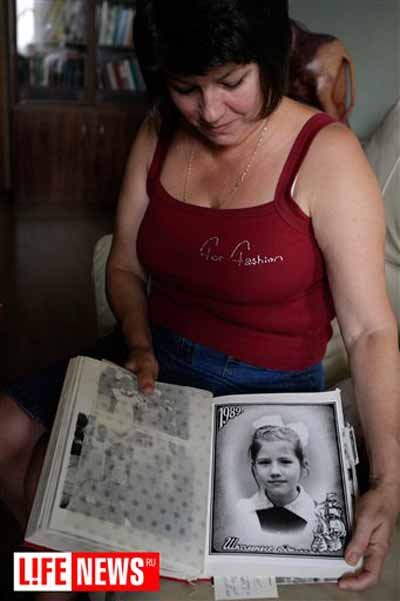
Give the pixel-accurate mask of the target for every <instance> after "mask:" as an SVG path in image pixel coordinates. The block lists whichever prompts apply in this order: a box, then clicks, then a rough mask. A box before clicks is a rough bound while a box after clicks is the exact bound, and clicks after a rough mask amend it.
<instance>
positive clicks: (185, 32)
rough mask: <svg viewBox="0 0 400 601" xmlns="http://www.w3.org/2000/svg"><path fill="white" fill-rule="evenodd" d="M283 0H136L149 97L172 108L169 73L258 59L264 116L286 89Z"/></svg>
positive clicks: (286, 39)
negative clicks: (168, 82) (168, 91)
mask: <svg viewBox="0 0 400 601" xmlns="http://www.w3.org/2000/svg"><path fill="white" fill-rule="evenodd" d="M290 40H291V33H290V22H289V17H288V2H287V0H137V2H136V16H135V22H134V42H135V48H136V52H137V56H138V60H139V63H140V66H141V69H142V72H143V76H144V79H145V82H146V85H147V89H148V93H149V96H150V99H151V100H152V101H153V102H154V103H156V104H158V105H159V108H160V109H161V110H163V109H165V108H167V105H169V110H171V105H172V103H171V101H170V100H169V94H168V93H167V89H166V85H165V77H166V74H167V73H173V74H175V75H178V74H179V75H184V76H185V75H186V76H187V75H204V74H205V73H206V72H207V71H208V70H210V69H213V68H216V67H220V66H222V65H224V64H227V63H235V64H247V63H251V62H254V63H257V64H258V66H259V69H260V78H261V86H262V91H263V95H264V106H263V110H262V116H267V115H268V114H270V113H272V111H273V110H274V109H275V108H276V107H277V105H278V104H279V102H280V100H281V98H282V96H283V95H284V94H285V92H286V89H287V81H288V62H289V50H290Z"/></svg>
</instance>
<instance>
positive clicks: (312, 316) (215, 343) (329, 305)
mask: <svg viewBox="0 0 400 601" xmlns="http://www.w3.org/2000/svg"><path fill="white" fill-rule="evenodd" d="M332 122H333V119H332V118H331V117H329V116H327V115H325V114H322V113H318V114H316V115H314V116H313V117H311V118H310V119H309V120H308V121H307V123H306V124H305V125H304V127H303V128H302V130H301V131H300V133H299V135H298V136H297V139H296V141H295V143H294V145H293V147H292V149H291V151H290V153H289V156H288V158H287V160H286V163H285V166H284V168H283V170H282V173H281V175H280V178H279V182H278V185H277V188H276V192H275V198H274V199H273V200H272V202H268V203H265V204H262V205H259V206H256V207H251V208H242V209H212V208H207V207H200V206H194V205H191V204H186V203H183V202H181V201H179V200H177V199H176V198H174V197H172V196H171V195H170V194H168V192H167V191H166V190H165V188H164V187H163V186H162V184H161V181H160V172H161V168H162V165H163V161H164V158H165V156H166V153H167V151H168V147H169V144H170V141H171V138H172V132H167V131H166V130H165V129H163V130H162V131H161V133H160V137H159V141H158V145H157V149H156V152H155V154H154V157H153V161H152V164H151V167H150V170H149V174H148V180H147V191H148V195H149V199H150V200H149V205H148V208H147V210H146V213H145V215H144V218H143V221H142V223H141V226H140V229H139V234H138V240H137V251H138V257H139V260H140V262H141V264H142V266H143V268H144V269H145V271H146V272H147V273H148V274H149V275H150V276H151V291H150V296H149V315H150V319H151V320H152V321H154V323H156V324H159V325H163V326H165V327H167V328H170V329H172V330H174V331H175V332H176V333H178V334H180V335H182V336H185V337H187V338H189V339H191V340H192V341H194V342H198V343H201V344H204V345H207V346H210V347H213V348H214V349H216V350H219V351H222V352H224V353H227V354H228V355H232V356H234V357H236V358H238V359H240V360H242V361H247V362H249V363H253V364H255V365H258V366H262V367H266V368H270V369H279V370H297V369H304V368H306V367H308V366H311V365H313V364H315V363H317V362H319V361H320V360H321V359H322V358H323V356H324V353H325V349H326V345H327V342H328V340H329V338H330V336H331V334H332V330H331V323H330V322H331V320H332V319H333V317H334V309H333V302H332V298H331V293H330V289H329V285H328V281H327V277H326V271H325V265H324V260H323V256H322V253H321V251H320V249H319V247H318V245H317V242H316V240H315V237H314V233H313V228H312V224H311V219H310V218H309V217H308V216H306V215H305V214H304V213H303V211H302V210H301V209H300V208H299V206H298V205H297V204H296V203H295V201H294V200H293V198H292V197H291V193H290V190H291V187H292V184H293V181H294V178H295V176H296V174H297V172H298V170H299V167H300V165H301V163H302V161H303V158H304V157H305V155H306V153H307V151H308V148H309V147H310V145H311V142H312V141H313V139H314V137H315V135H316V134H317V133H318V131H319V130H320V129H321V128H322V127H324V126H325V125H328V124H329V123H332Z"/></svg>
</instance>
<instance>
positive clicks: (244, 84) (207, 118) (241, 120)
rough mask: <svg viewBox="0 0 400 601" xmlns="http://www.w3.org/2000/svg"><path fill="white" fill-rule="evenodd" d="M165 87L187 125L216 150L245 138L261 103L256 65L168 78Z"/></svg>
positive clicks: (217, 69) (228, 67) (233, 65)
mask: <svg viewBox="0 0 400 601" xmlns="http://www.w3.org/2000/svg"><path fill="white" fill-rule="evenodd" d="M167 86H168V89H169V92H170V95H171V98H172V101H173V102H174V104H175V106H176V107H177V109H178V110H179V111H180V113H181V114H182V116H183V117H184V118H185V119H186V121H187V122H188V123H190V124H191V125H192V126H193V127H195V128H196V129H197V130H198V131H199V132H200V133H201V134H202V135H203V136H204V137H205V138H206V139H207V140H209V141H210V142H211V143H212V144H215V145H218V146H219V145H221V146H228V145H231V144H238V143H240V142H241V141H242V140H243V139H244V138H246V136H247V135H248V134H249V133H250V132H251V131H252V130H253V129H254V127H255V124H256V123H257V119H258V116H259V114H260V110H261V108H262V106H263V101H264V98H263V94H262V91H261V86H260V71H259V67H258V65H257V64H256V63H248V64H246V65H237V64H235V63H232V64H231V63H230V64H227V65H224V66H223V67H218V68H216V69H212V70H210V71H209V72H208V73H207V74H206V75H201V76H197V75H193V76H180V75H169V76H168V77H167Z"/></svg>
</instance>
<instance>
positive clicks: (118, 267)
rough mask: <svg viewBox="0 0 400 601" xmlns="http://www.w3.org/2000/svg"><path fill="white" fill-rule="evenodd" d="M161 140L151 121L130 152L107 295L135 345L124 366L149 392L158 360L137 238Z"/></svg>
mask: <svg viewBox="0 0 400 601" xmlns="http://www.w3.org/2000/svg"><path fill="white" fill-rule="evenodd" d="M156 140H157V137H156V131H155V126H154V124H153V123H152V122H151V121H150V120H146V121H145V122H144V123H143V125H142V126H141V128H140V130H139V132H138V135H137V137H136V140H135V142H134V144H133V146H132V150H131V152H130V155H129V159H128V163H127V167H126V171H125V177H124V181H123V185H122V189H121V194H120V198H119V202H118V209H117V217H116V224H115V230H114V236H113V243H112V247H111V253H110V256H109V259H108V262H107V293H108V299H109V302H110V305H111V308H112V310H113V312H114V314H115V317H116V319H117V321H118V323H119V324H120V327H121V329H122V332H123V334H124V336H125V339H126V342H127V344H128V347H129V349H130V354H129V358H128V360H127V362H126V364H125V366H126V367H127V368H128V369H131V370H132V371H133V372H134V373H135V374H136V376H137V378H138V384H139V388H140V389H141V390H142V391H144V392H151V391H152V390H153V388H154V380H155V379H156V378H157V374H158V365H157V361H156V359H155V357H154V353H153V348H152V340H151V334H150V329H149V323H148V317H147V298H146V283H147V278H146V274H145V273H144V272H143V269H142V267H141V265H140V263H139V260H138V258H137V254H136V239H137V234H138V230H139V226H140V223H141V221H142V219H143V216H144V213H145V211H146V208H147V205H148V201H149V199H148V196H147V191H146V179H147V172H148V169H149V165H150V163H151V159H152V156H153V153H154V150H155V146H156Z"/></svg>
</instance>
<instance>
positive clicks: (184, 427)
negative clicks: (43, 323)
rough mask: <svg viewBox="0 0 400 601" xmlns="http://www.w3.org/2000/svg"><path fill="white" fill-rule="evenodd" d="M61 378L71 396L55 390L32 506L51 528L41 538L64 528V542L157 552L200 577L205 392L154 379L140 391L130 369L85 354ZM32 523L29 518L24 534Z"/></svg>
mask: <svg viewBox="0 0 400 601" xmlns="http://www.w3.org/2000/svg"><path fill="white" fill-rule="evenodd" d="M71 370H73V374H74V376H75V379H74V378H72V385H71ZM66 382H70V383H69V384H68V389H69V391H70V392H71V393H72V394H73V397H72V398H67V397H68V396H69V395H68V394H67V393H66V392H65V391H64V394H63V395H62V398H63V399H64V402H63V407H62V408H60V411H59V413H60V414H61V413H62V415H63V417H62V422H63V423H62V427H60V424H59V423H58V424H57V422H56V426H57V425H58V432H57V433H53V434H52V439H51V441H50V451H49V453H50V455H52V456H53V460H52V461H51V458H49V456H47V457H46V463H45V468H44V471H45V473H47V482H46V483H45V490H44V491H43V490H42V494H41V495H39V497H40V496H42V497H43V498H42V503H41V506H42V511H41V515H40V517H39V518H38V517H37V513H38V507H37V503H36V507H34V510H35V512H36V519H38V520H39V523H40V525H42V526H44V527H47V528H46V529H47V530H50V531H52V532H53V536H51V535H50V536H49V534H47V536H48V540H52V541H53V542H56V541H57V540H59V541H61V538H60V535H61V533H63V537H62V538H63V541H64V543H63V545H64V546H65V544H66V542H67V543H69V550H81V549H99V550H107V549H120V550H125V549H126V550H132V551H133V550H140V551H146V550H148V551H158V552H160V554H161V569H162V572H163V573H164V574H166V575H168V574H170V575H171V576H173V575H175V576H177V577H185V578H186V577H188V578H192V577H193V578H194V577H197V576H199V575H200V574H201V573H202V572H203V568H204V565H203V560H204V548H205V537H206V516H207V491H208V480H209V451H210V436H211V411H210V406H211V399H212V395H211V393H209V392H207V391H202V390H198V389H194V388H188V387H178V386H175V385H168V384H157V386H156V389H155V392H154V393H153V394H151V395H146V396H145V395H143V394H141V393H138V391H137V386H136V380H135V378H134V377H133V376H132V374H131V373H129V372H127V371H126V370H124V369H123V368H120V367H118V366H116V365H114V364H111V363H108V362H99V361H96V360H93V359H88V358H85V359H83V358H77V359H74V360H73V361H72V363H71V365H70V368H69V376H68V377H67V379H66ZM64 424H70V425H69V427H68V428H67V427H65V426H64ZM51 447H53V448H51ZM49 453H48V455H49ZM41 486H42V489H43V487H44V484H43V483H41ZM30 531H32V524H31V527H30V528H29V527H28V538H29V533H30ZM31 538H34V537H31ZM54 546H55V548H57V547H56V545H54Z"/></svg>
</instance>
